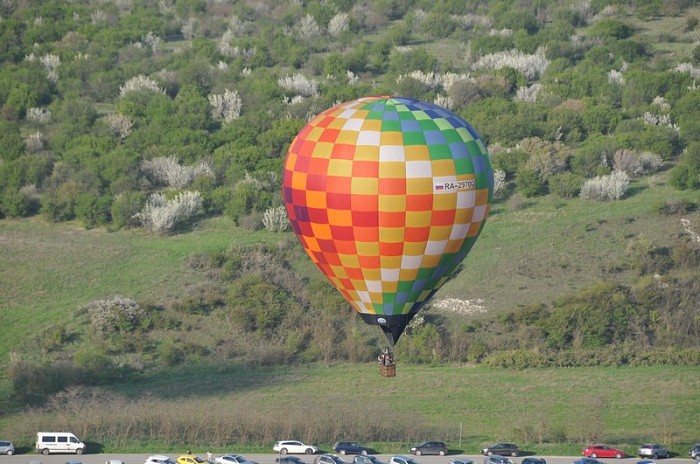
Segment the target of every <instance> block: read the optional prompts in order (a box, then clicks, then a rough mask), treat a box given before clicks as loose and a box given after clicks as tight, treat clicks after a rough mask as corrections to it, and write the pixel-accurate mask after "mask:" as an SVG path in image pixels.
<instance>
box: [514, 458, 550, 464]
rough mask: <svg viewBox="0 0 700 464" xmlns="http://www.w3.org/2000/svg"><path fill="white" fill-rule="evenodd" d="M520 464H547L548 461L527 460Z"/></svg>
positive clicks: (538, 459)
mask: <svg viewBox="0 0 700 464" xmlns="http://www.w3.org/2000/svg"><path fill="white" fill-rule="evenodd" d="M520 464H547V461H545V460H544V459H542V458H525V459H523V460H522V462H521V463H520Z"/></svg>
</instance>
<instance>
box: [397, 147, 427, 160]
mask: <svg viewBox="0 0 700 464" xmlns="http://www.w3.org/2000/svg"><path fill="white" fill-rule="evenodd" d="M403 150H404V156H405V157H406V161H429V160H430V151H428V146H427V145H407V146H405V147H404V149H403Z"/></svg>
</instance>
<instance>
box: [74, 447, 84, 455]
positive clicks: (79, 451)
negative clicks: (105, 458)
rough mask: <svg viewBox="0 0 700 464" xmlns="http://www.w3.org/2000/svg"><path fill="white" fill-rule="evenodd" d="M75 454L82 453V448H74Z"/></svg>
mask: <svg viewBox="0 0 700 464" xmlns="http://www.w3.org/2000/svg"><path fill="white" fill-rule="evenodd" d="M75 454H83V449H82V448H78V449H77V450H75Z"/></svg>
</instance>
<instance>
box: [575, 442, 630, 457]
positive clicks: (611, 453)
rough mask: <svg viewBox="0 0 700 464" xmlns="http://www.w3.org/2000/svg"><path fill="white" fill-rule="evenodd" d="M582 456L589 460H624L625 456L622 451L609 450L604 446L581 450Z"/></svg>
mask: <svg viewBox="0 0 700 464" xmlns="http://www.w3.org/2000/svg"><path fill="white" fill-rule="evenodd" d="M583 455H584V456H587V457H589V458H593V459H597V458H617V459H620V458H624V457H625V456H627V455H626V454H625V452H624V451H622V450H619V449H615V448H611V447H609V446H606V445H593V446H589V447H588V448H584V449H583Z"/></svg>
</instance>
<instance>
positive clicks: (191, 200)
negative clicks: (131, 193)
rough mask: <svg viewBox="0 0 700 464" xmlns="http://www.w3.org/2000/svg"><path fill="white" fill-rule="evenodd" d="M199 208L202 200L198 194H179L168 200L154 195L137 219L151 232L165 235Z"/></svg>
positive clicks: (157, 194) (156, 194)
mask: <svg viewBox="0 0 700 464" xmlns="http://www.w3.org/2000/svg"><path fill="white" fill-rule="evenodd" d="M201 207H202V198H201V195H200V194H199V192H190V191H186V192H181V193H179V194H178V195H177V196H176V197H175V198H172V199H170V200H168V199H167V198H166V196H165V195H164V194H162V193H154V194H153V195H151V196H150V198H149V199H148V201H147V202H146V206H144V208H143V209H142V210H141V212H140V213H138V214H137V217H138V218H139V220H140V221H141V224H143V226H144V227H146V228H147V229H148V230H150V231H151V232H155V233H157V234H166V233H168V232H170V231H171V230H172V229H173V227H175V224H177V223H178V222H181V221H185V220H187V219H189V218H190V217H191V216H193V215H194V214H195V213H196V212H197V211H199V209H200V208H201Z"/></svg>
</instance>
